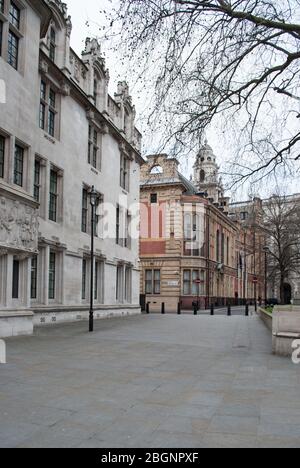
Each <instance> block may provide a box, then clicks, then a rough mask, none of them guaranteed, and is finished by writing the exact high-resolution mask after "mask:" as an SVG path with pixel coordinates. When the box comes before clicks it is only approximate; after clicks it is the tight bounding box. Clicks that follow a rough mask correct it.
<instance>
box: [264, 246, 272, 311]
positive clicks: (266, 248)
mask: <svg viewBox="0 0 300 468" xmlns="http://www.w3.org/2000/svg"><path fill="white" fill-rule="evenodd" d="M263 251H264V253H265V305H267V302H268V253H269V252H270V249H269V247H267V246H266V247H264V248H263Z"/></svg>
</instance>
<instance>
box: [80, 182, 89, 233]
mask: <svg viewBox="0 0 300 468" xmlns="http://www.w3.org/2000/svg"><path fill="white" fill-rule="evenodd" d="M81 230H82V232H85V233H87V231H88V191H87V189H83V190H82V215H81Z"/></svg>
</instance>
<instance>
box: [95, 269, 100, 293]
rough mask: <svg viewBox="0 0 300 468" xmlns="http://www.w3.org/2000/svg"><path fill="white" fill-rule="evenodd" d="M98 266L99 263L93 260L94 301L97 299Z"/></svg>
mask: <svg viewBox="0 0 300 468" xmlns="http://www.w3.org/2000/svg"><path fill="white" fill-rule="evenodd" d="M99 268H100V263H99V262H95V283H94V299H95V301H97V300H98V289H99Z"/></svg>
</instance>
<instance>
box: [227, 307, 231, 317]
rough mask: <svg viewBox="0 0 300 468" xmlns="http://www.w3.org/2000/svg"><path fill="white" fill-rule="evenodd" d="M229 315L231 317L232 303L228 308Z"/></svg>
mask: <svg viewBox="0 0 300 468" xmlns="http://www.w3.org/2000/svg"><path fill="white" fill-rule="evenodd" d="M227 315H228V317H231V306H230V305H229V306H228V308H227Z"/></svg>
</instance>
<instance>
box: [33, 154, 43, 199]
mask: <svg viewBox="0 0 300 468" xmlns="http://www.w3.org/2000/svg"><path fill="white" fill-rule="evenodd" d="M40 192H41V161H40V159H37V158H36V159H35V161H34V182H33V197H34V199H35V201H37V202H38V203H40V201H41V193H40Z"/></svg>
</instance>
